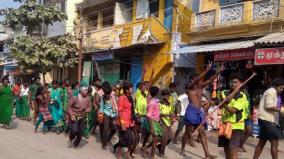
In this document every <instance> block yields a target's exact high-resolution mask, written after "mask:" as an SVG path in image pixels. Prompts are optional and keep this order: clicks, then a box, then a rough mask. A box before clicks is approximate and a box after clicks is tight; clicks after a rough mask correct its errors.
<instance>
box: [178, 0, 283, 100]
mask: <svg viewBox="0 0 284 159" xmlns="http://www.w3.org/2000/svg"><path fill="white" fill-rule="evenodd" d="M283 7H284V1H283V0H252V1H245V0H202V1H200V2H199V11H198V12H196V13H194V14H193V15H192V18H191V30H190V32H188V35H189V37H190V46H188V47H187V48H184V49H181V50H180V52H182V53H185V54H194V55H195V56H196V66H195V68H196V71H197V72H200V71H202V70H203V69H204V68H205V66H206V63H207V61H208V60H210V61H213V62H214V65H216V66H218V65H221V64H225V65H226V67H227V70H226V72H225V73H224V75H223V77H222V76H221V77H220V78H219V79H218V86H217V82H215V84H214V85H213V91H212V92H213V94H214V96H216V93H214V91H216V89H217V88H222V87H228V85H227V82H228V79H227V78H225V77H226V76H229V74H230V73H231V72H234V71H239V72H242V73H244V75H245V77H248V76H249V74H250V73H251V72H256V73H257V74H258V75H257V76H256V77H255V78H254V79H253V81H252V82H250V83H249V84H248V90H249V94H250V96H251V98H255V99H257V98H258V97H259V96H260V95H261V94H262V92H263V91H264V90H265V89H266V87H267V86H268V85H269V83H270V82H271V79H273V78H276V77H279V76H283V73H284V71H283V64H284V63H283V62H278V63H277V64H276V63H272V62H271V63H268V62H267V63H263V64H259V63H257V61H256V59H258V58H268V59H271V58H276V55H277V56H278V55H280V56H281V55H282V54H279V51H277V50H279V49H275V50H276V51H275V50H274V51H272V52H271V51H270V50H264V51H268V52H269V54H265V53H266V52H263V50H262V51H258V50H259V49H261V48H267V47H268V48H270V47H276V48H277V47H281V46H282V45H281V44H282V42H283V38H280V37H281V32H283V26H284V19H283V17H284V8H283ZM272 34H273V35H272ZM271 35H272V36H271ZM267 36H268V37H267ZM271 37H272V38H273V37H274V38H279V40H280V39H282V40H280V41H279V43H278V42H276V43H270V42H269V40H271ZM260 38H261V39H263V40H261V41H262V42H261V43H260V42H258V41H259V40H258V39H260ZM265 40H266V41H265ZM272 41H273V40H272ZM280 50H281V49H280ZM277 52H278V53H277ZM272 53H275V57H274V55H273V56H272ZM262 55H263V56H262ZM264 55H266V56H264ZM283 55H284V54H283ZM262 61H263V60H262ZM213 94H212V95H213Z"/></svg>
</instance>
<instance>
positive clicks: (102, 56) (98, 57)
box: [93, 51, 113, 61]
mask: <svg viewBox="0 0 284 159" xmlns="http://www.w3.org/2000/svg"><path fill="white" fill-rule="evenodd" d="M112 59H113V55H112V53H111V52H110V51H106V52H100V53H94V54H93V61H105V60H112Z"/></svg>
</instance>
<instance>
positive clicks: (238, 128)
mask: <svg viewBox="0 0 284 159" xmlns="http://www.w3.org/2000/svg"><path fill="white" fill-rule="evenodd" d="M242 82H243V77H242V75H241V74H240V73H232V74H231V75H230V90H224V91H222V93H221V97H222V98H223V99H224V101H225V102H222V104H221V105H220V107H219V108H220V109H221V112H222V119H221V120H222V125H221V126H220V130H219V142H218V146H219V147H224V152H225V156H226V159H237V158H238V148H239V146H240V143H241V139H242V137H243V135H244V128H245V119H246V118H247V114H246V111H245V109H246V107H248V105H249V102H248V99H247V96H246V95H245V93H243V92H242V91H240V88H241V86H242V85H243V83H242Z"/></svg>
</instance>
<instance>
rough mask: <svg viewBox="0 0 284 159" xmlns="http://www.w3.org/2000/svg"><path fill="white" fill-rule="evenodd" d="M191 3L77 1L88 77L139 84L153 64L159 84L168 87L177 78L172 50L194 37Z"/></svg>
mask: <svg viewBox="0 0 284 159" xmlns="http://www.w3.org/2000/svg"><path fill="white" fill-rule="evenodd" d="M187 4H189V2H187V1H178V0H130V1H129V0H117V1H111V0H100V1H92V0H85V1H83V2H82V3H79V4H77V14H78V18H77V20H76V21H75V24H76V34H77V36H79V35H81V36H82V38H83V50H84V51H83V52H84V61H85V63H84V69H83V78H84V76H87V78H89V77H88V76H91V77H92V78H98V77H99V78H102V79H103V80H107V81H110V82H111V83H113V84H114V83H116V82H117V81H119V80H130V81H131V82H133V83H134V84H136V83H138V82H139V81H140V80H141V73H142V69H143V67H146V68H147V72H146V80H149V78H150V75H151V72H152V71H151V68H153V69H154V78H153V79H154V82H155V84H156V85H158V86H160V87H164V86H167V85H168V84H169V83H170V82H171V81H172V79H173V77H174V71H173V64H174V63H173V62H174V60H173V59H174V56H173V54H172V51H173V50H174V49H176V48H177V47H179V45H180V44H181V43H182V42H188V41H189V37H188V36H187V35H186V33H187V32H189V30H190V23H191V21H190V20H188V19H190V17H191V10H190V9H189V8H188V7H187ZM178 15H182V16H178ZM86 62H87V63H86ZM88 62H89V64H88ZM90 63H91V64H90ZM85 66H86V67H87V66H88V67H90V69H88V68H86V67H85Z"/></svg>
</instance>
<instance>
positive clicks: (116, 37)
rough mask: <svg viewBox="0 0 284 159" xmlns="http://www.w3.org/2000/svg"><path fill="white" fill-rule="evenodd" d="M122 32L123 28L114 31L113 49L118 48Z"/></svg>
mask: <svg viewBox="0 0 284 159" xmlns="http://www.w3.org/2000/svg"><path fill="white" fill-rule="evenodd" d="M122 32H123V28H119V29H117V30H115V32H114V42H113V48H120V38H119V37H120V35H121V34H122Z"/></svg>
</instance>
